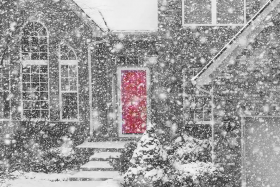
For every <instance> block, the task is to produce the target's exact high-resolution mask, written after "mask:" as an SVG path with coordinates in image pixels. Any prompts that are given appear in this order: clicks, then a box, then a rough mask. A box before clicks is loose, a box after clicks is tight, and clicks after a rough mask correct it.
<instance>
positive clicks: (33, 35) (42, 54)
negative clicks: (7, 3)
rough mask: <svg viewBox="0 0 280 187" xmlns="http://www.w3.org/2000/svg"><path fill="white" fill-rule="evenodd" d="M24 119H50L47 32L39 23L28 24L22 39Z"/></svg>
mask: <svg viewBox="0 0 280 187" xmlns="http://www.w3.org/2000/svg"><path fill="white" fill-rule="evenodd" d="M21 54H22V60H23V63H22V72H21V73H22V109H23V110H22V111H23V112H22V115H23V119H48V118H49V82H48V80H49V71H48V68H49V67H48V61H47V60H48V36H47V30H46V29H45V28H44V27H43V25H41V24H40V23H37V22H30V23H28V24H26V26H25V27H24V29H23V34H22V38H21Z"/></svg>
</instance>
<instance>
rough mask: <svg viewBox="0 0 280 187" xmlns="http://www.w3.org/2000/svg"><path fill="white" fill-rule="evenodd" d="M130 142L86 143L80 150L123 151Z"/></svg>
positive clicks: (80, 146)
mask: <svg viewBox="0 0 280 187" xmlns="http://www.w3.org/2000/svg"><path fill="white" fill-rule="evenodd" d="M128 142H129V141H107V142H84V143H82V144H81V145H78V146H77V147H76V148H78V149H99V150H117V151H118V150H121V149H124V146H125V144H126V143H128Z"/></svg>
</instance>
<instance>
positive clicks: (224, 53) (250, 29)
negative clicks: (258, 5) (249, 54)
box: [192, 0, 280, 86]
mask: <svg viewBox="0 0 280 187" xmlns="http://www.w3.org/2000/svg"><path fill="white" fill-rule="evenodd" d="M279 3H280V0H274V1H268V2H267V3H266V4H265V5H264V6H263V8H262V9H261V10H260V11H258V13H257V14H256V15H255V16H254V17H253V18H252V19H251V20H250V21H249V22H248V23H247V24H246V25H245V26H244V27H243V28H242V29H241V30H240V31H239V32H238V33H237V34H236V35H235V36H234V37H233V38H232V39H231V40H230V42H229V43H228V44H227V45H225V46H224V47H223V48H222V50H221V51H220V52H219V53H218V54H217V55H216V56H215V57H214V58H213V59H212V60H211V61H210V62H209V63H208V64H207V65H206V66H204V67H203V69H202V70H201V71H200V72H199V73H198V74H197V75H196V76H195V77H194V78H193V79H192V81H194V82H195V83H196V84H197V85H198V86H202V85H206V84H209V83H210V82H211V76H212V75H213V73H214V72H216V71H220V70H222V69H223V68H224V67H225V66H227V65H228V64H230V63H231V62H232V59H234V58H235V57H236V56H237V55H239V54H240V53H241V51H242V50H243V49H244V48H246V47H247V46H248V45H249V44H250V42H251V41H254V39H255V38H256V36H257V35H258V34H259V33H260V32H261V31H262V30H263V29H264V28H266V27H267V26H269V25H270V24H271V19H272V18H273V17H275V15H277V14H278V9H279V6H280V5H279ZM215 74H216V73H215Z"/></svg>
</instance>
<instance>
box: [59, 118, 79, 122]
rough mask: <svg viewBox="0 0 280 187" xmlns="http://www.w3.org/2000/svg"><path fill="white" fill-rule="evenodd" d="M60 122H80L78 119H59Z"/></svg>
mask: <svg viewBox="0 0 280 187" xmlns="http://www.w3.org/2000/svg"><path fill="white" fill-rule="evenodd" d="M60 121H61V122H80V120H78V119H60Z"/></svg>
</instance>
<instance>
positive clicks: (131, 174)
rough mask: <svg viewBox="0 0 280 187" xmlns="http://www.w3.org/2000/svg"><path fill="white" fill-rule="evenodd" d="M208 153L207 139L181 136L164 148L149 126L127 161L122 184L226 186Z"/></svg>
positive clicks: (130, 186) (222, 174) (209, 146)
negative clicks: (128, 161)
mask: <svg viewBox="0 0 280 187" xmlns="http://www.w3.org/2000/svg"><path fill="white" fill-rule="evenodd" d="M211 150H212V147H211V144H210V141H209V139H197V138H194V137H191V136H189V135H184V134H182V135H181V136H180V137H178V138H177V139H175V140H174V141H173V142H171V143H170V144H169V145H167V146H166V147H164V148H163V147H162V146H161V143H160V142H159V140H158V139H157V136H156V134H155V131H154V129H153V128H152V127H151V128H150V129H148V130H147V131H146V132H145V134H144V135H143V136H142V138H141V140H140V141H139V142H138V144H137V148H136V149H135V150H134V153H133V156H132V158H131V160H130V163H127V162H126V163H127V164H126V166H129V168H128V170H126V173H125V174H124V184H123V185H124V186H125V187H126V186H127V187H128V186H129V187H146V186H147V187H148V186H149V187H151V186H153V187H159V186H160V187H181V186H186V187H204V186H209V187H210V186H212V187H214V186H219V187H222V186H226V185H227V184H228V179H227V176H226V175H225V174H224V173H222V171H221V170H220V168H219V167H218V166H217V165H215V164H213V163H212V162H211ZM129 151H131V150H129ZM129 153H130V154H131V152H129ZM166 153H167V154H166Z"/></svg>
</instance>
